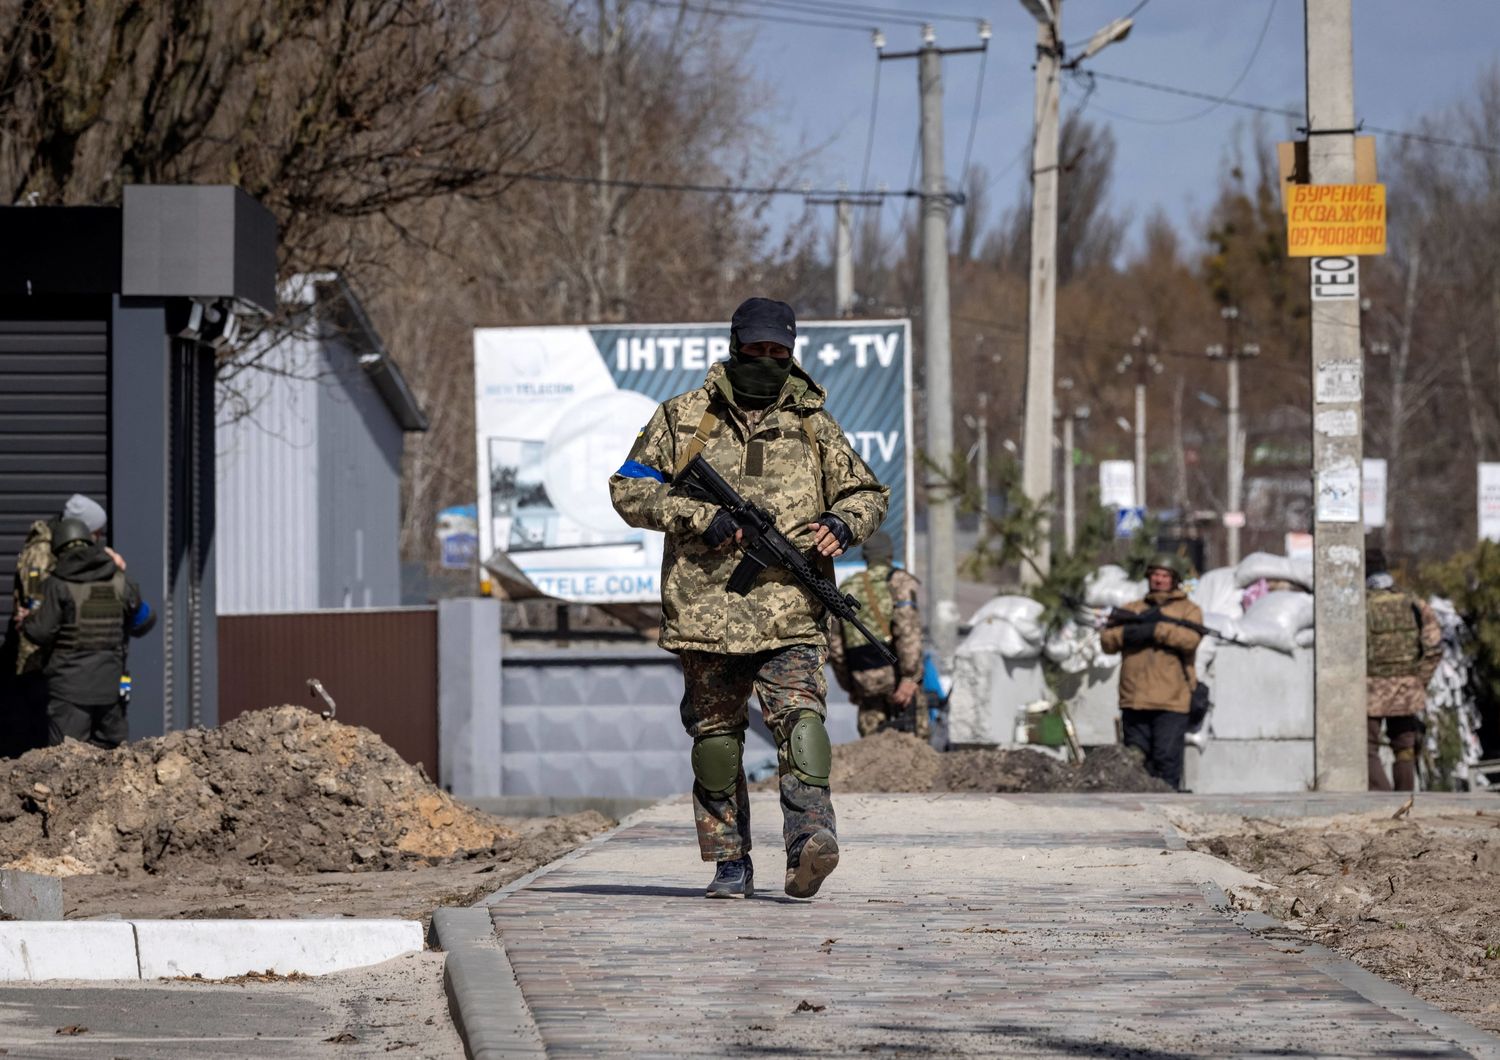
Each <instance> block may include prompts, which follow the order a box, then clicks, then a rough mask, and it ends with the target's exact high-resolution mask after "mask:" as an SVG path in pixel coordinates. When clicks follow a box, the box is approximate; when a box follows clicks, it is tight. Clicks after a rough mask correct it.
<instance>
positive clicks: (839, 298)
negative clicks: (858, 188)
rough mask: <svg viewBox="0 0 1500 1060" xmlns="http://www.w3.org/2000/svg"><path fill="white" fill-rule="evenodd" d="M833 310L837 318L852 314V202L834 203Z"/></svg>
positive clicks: (846, 318)
mask: <svg viewBox="0 0 1500 1060" xmlns="http://www.w3.org/2000/svg"><path fill="white" fill-rule="evenodd" d="M834 231H835V235H834V248H835V249H834V255H833V261H834V265H833V311H834V313H835V314H837V316H838V317H839V319H841V320H848V319H849V318H850V317H852V316H853V315H854V204H853V203H851V202H850V201H849V200H848V199H840V200H838V202H836V203H834Z"/></svg>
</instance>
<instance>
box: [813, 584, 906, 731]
mask: <svg viewBox="0 0 1500 1060" xmlns="http://www.w3.org/2000/svg"><path fill="white" fill-rule="evenodd" d="M866 577H869V578H871V579H872V580H873V579H876V578H884V579H886V581H887V584H888V585H889V586H890V601H891V608H890V613H889V614H885V615H879V614H876V613H875V610H873V609H872V608H871V607H870V605H869V603H868V602H866V603H865V606H864V608H863V609H862V610H861V613H860V618H861V619H862V620H863V621H864V623H865V625H867V626H869V627H870V631H871V632H872V633H875V634H876V635H880V634H882V633H884V634H885V635H886V636H887V637H889V641H888V643H889V644H890V645H891V647H892V648H893V649H894V650H895V652H896V659H897V661H898V666H897V667H890V666H875V667H868V668H861V667H858V666H854V667H851V666H850V665H849V652H850V650H851V649H854V650H856V651H857V650H858V649H859V648H860V646H861V645H863V644H864V643H865V638H864V636H863V635H862V634H860V633H859V632H858V631H857V630H852V628H851V627H848V626H846V625H845V623H843V622H832V623H830V624H829V633H828V661H829V663H831V664H832V666H833V675H834V677H835V678H837V679H838V682H839V687H841V688H842V689H844V691H846V692H848V693H849V695H850V696H851V697H852V698H853V699H854V700H855V702H856V703H859V702H863V701H867V700H873V699H878V698H880V697H882V696H885V695H889V694H890V693H891V692H894V691H895V690H896V685H897V683H898V682H899V681H902V680H911V681H915V682H917V683H918V684H920V683H921V681H922V616H921V613H920V612H919V611H918V610H917V586H918V585H919V584H920V583H919V582H918V581H917V579H916V578H914V577H912V576H911V575H910V574H908V573H907V572H906V571H904V570H900V569H899V568H892V567H887V566H879V567H873V568H871V569H870V570H867V571H861V572H860V573H858V574H852V575H850V576H849V577H847V578H845V579H844V582H843V585H842V588H843V589H844V591H845V592H849V593H852V594H853V595H854V596H856V597H858V598H859V599H860V600H861V601H865V598H866V594H865V593H863V592H861V591H860V590H861V585H860V582H861V580H862V579H864V578H866ZM871 595H878V596H880V597H881V598H882V599H883V598H884V594H871Z"/></svg>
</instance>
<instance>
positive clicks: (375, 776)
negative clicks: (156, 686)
mask: <svg viewBox="0 0 1500 1060" xmlns="http://www.w3.org/2000/svg"><path fill="white" fill-rule="evenodd" d="M514 838H515V833H514V832H513V831H510V830H508V829H506V828H505V827H504V826H503V825H501V824H500V823H499V822H498V821H497V820H495V819H494V818H491V817H489V816H488V815H486V814H483V813H480V812H478V811H476V810H473V809H470V808H469V807H467V806H464V805H463V804H462V803H459V802H457V801H455V800H454V799H453V798H452V797H451V796H450V795H448V794H447V793H446V792H444V791H442V790H440V789H439V788H438V787H437V786H436V785H434V784H433V783H432V781H431V780H430V779H429V778H428V777H427V775H426V774H425V773H424V772H423V771H422V769H421V768H420V767H419V766H413V765H410V764H409V763H407V762H405V761H404V760H402V758H401V757H400V756H399V755H397V754H396V752H395V751H394V750H392V749H391V747H390V746H389V745H388V744H386V743H385V741H383V740H382V739H380V737H379V736H377V735H376V734H375V733H373V732H371V731H370V730H368V729H365V728H361V727H357V726H353V725H345V724H343V723H341V722H337V721H333V720H329V719H325V718H322V717H320V716H319V715H318V714H315V713H314V712H312V711H310V710H307V709H305V708H303V707H297V706H280V707H271V708H269V709H266V710H258V711H252V712H250V713H248V714H243V715H241V716H240V717H238V718H235V719H234V720H233V721H230V722H228V723H227V724H225V725H223V726H220V727H218V728H214V729H189V730H186V731H182V732H174V733H170V734H168V735H167V736H163V737H154V738H150V739H145V740H139V741H136V742H134V743H130V744H126V745H124V746H122V747H120V748H119V749H117V750H114V751H103V750H100V749H98V748H95V747H91V746H88V745H85V744H80V743H76V742H73V741H69V742H67V743H65V744H63V745H62V746H59V747H47V748H42V749H39V750H34V751H30V752H28V753H26V754H25V755H22V756H21V757H20V758H17V759H15V760H13V761H10V762H8V763H5V764H4V765H3V767H0V867H7V868H17V869H22V870H24V871H27V872H46V873H48V874H52V875H69V876H71V875H79V874H83V873H115V874H121V875H126V874H131V873H135V872H138V871H142V870H144V871H145V872H147V873H162V872H164V871H169V870H170V871H176V870H179V869H181V868H184V867H187V866H191V865H195V864H197V865H212V866H215V867H217V868H219V869H222V870H224V871H232V868H233V866H235V865H238V866H240V867H242V868H243V867H246V866H253V867H258V868H261V869H263V870H265V871H270V872H284V873H312V872H344V871H350V872H353V871H369V870H378V869H388V868H393V867H396V866H398V865H403V864H407V863H412V862H424V861H425V862H428V863H434V862H438V861H442V860H446V859H452V858H457V857H463V856H468V855H474V854H477V853H480V852H488V851H490V850H492V849H494V848H495V847H496V846H497V845H503V844H505V843H507V842H508V841H510V840H513V839H514Z"/></svg>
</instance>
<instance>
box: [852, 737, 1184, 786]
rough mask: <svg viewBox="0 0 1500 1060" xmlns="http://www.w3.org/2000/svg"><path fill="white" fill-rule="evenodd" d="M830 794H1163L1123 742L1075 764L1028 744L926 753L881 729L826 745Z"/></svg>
mask: <svg viewBox="0 0 1500 1060" xmlns="http://www.w3.org/2000/svg"><path fill="white" fill-rule="evenodd" d="M832 784H833V790H835V791H874V792H896V791H971V792H1026V791H1057V792H1065V791H1168V790H1170V789H1169V788H1168V787H1167V786H1166V785H1165V784H1163V783H1162V782H1161V781H1159V780H1157V779H1155V778H1154V777H1152V776H1149V775H1148V774H1147V773H1146V771H1145V770H1144V769H1143V768H1142V767H1141V764H1140V759H1139V757H1137V756H1136V755H1135V754H1133V753H1132V752H1130V751H1127V750H1126V749H1125V748H1123V747H1102V748H1099V749H1098V750H1094V751H1090V752H1089V753H1088V756H1087V757H1086V758H1085V759H1084V761H1083V764H1082V765H1073V764H1072V763H1068V762H1062V761H1059V760H1058V759H1056V758H1054V757H1052V756H1051V755H1049V754H1044V753H1042V752H1041V751H1034V750H1031V749H1029V748H1024V747H1023V748H1018V749H1014V750H970V751H949V752H947V753H946V754H943V753H939V752H937V751H934V750H933V749H932V748H931V747H930V746H928V745H927V744H926V743H925V742H924V741H922V740H919V739H918V738H917V737H915V736H912V735H911V734H909V733H902V732H895V731H894V730H886V731H885V732H879V733H876V734H875V735H874V736H867V737H865V738H864V739H862V740H856V741H854V742H853V743H846V744H839V745H838V746H837V747H835V748H834V749H833V776H832Z"/></svg>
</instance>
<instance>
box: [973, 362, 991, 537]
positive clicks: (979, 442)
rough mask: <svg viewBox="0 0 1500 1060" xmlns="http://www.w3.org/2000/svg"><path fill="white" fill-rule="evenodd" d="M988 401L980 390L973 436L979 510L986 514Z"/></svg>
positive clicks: (988, 466) (987, 510) (988, 460)
mask: <svg viewBox="0 0 1500 1060" xmlns="http://www.w3.org/2000/svg"><path fill="white" fill-rule="evenodd" d="M989 403H990V396H989V394H988V393H986V392H985V391H983V390H981V391H980V392H979V416H978V417H977V420H978V422H977V423H976V424H975V425H974V431H975V433H976V434H977V435H978V437H977V438H975V440H974V445H975V446H976V447H977V448H978V449H979V467H978V471H979V510H980V511H981V512H984V513H986V514H988V512H989V510H990V420H989V413H988V412H987V411H986V409H987V408H988V406H989Z"/></svg>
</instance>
